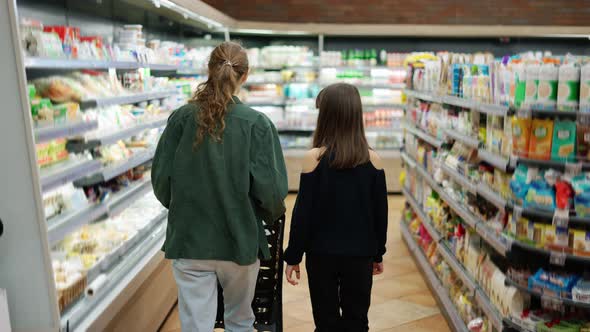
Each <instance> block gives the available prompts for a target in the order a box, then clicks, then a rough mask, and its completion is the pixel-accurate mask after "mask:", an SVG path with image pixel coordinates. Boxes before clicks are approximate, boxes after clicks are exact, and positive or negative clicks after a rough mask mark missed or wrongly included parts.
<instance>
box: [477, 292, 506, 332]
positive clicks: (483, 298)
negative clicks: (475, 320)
mask: <svg viewBox="0 0 590 332" xmlns="http://www.w3.org/2000/svg"><path fill="white" fill-rule="evenodd" d="M475 300H476V301H477V303H478V304H479V307H480V308H481V309H482V310H483V311H484V312H485V313H486V316H487V317H488V318H489V319H490V320H491V322H492V325H493V326H494V327H495V328H496V331H503V328H504V324H503V323H502V316H500V313H499V312H498V310H497V309H496V308H495V307H494V306H493V305H492V303H491V302H490V300H489V298H488V296H487V295H486V294H485V293H484V291H483V290H481V289H478V290H477V291H476V292H475Z"/></svg>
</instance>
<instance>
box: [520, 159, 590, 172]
mask: <svg viewBox="0 0 590 332" xmlns="http://www.w3.org/2000/svg"><path fill="white" fill-rule="evenodd" d="M515 162H516V164H523V165H527V166H533V167H542V168H552V169H555V170H558V171H565V170H566V169H567V168H568V167H569V165H572V166H574V167H578V168H579V169H581V170H582V171H586V172H587V171H590V163H587V162H568V161H565V160H563V161H559V160H538V159H530V158H523V157H515Z"/></svg>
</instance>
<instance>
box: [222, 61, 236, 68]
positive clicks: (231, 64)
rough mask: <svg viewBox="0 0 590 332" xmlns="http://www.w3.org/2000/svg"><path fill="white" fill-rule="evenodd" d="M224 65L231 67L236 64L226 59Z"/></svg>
mask: <svg viewBox="0 0 590 332" xmlns="http://www.w3.org/2000/svg"><path fill="white" fill-rule="evenodd" d="M223 65H224V66H230V67H233V66H234V64H233V63H231V61H229V60H225V62H224V63H223Z"/></svg>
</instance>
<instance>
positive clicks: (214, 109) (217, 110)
mask: <svg viewBox="0 0 590 332" xmlns="http://www.w3.org/2000/svg"><path fill="white" fill-rule="evenodd" d="M208 67H209V77H208V78H207V81H205V82H204V83H201V84H200V85H199V87H198V88H197V91H196V92H195V94H194V96H193V98H192V99H191V102H192V103H195V104H197V105H199V112H196V114H195V121H196V123H197V132H196V134H195V140H194V142H193V150H196V149H197V147H198V146H199V144H200V143H201V142H202V141H203V140H204V139H205V136H206V135H209V137H211V139H213V140H214V141H216V142H221V138H222V136H223V131H224V129H225V114H226V112H227V106H228V105H229V104H230V103H232V102H234V101H233V99H232V97H233V94H234V93H235V92H236V90H237V89H238V86H239V84H240V79H242V78H243V77H244V75H246V74H247V73H248V55H247V54H246V51H245V50H244V48H242V46H240V45H239V44H236V43H232V42H223V43H221V44H220V45H219V46H217V47H216V48H215V49H214V50H213V52H211V56H210V58H209V65H208Z"/></svg>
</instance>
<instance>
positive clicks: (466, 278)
mask: <svg viewBox="0 0 590 332" xmlns="http://www.w3.org/2000/svg"><path fill="white" fill-rule="evenodd" d="M437 250H438V253H439V254H440V255H441V256H442V257H443V259H444V260H445V262H447V264H448V265H449V266H450V267H451V269H452V270H453V271H454V272H455V274H456V275H457V276H458V277H459V279H461V281H463V285H465V287H467V289H469V291H470V292H474V293H475V291H476V290H477V289H478V286H477V283H476V282H475V281H474V280H473V278H472V277H471V276H470V275H469V273H468V272H467V271H465V268H464V267H463V265H462V264H461V263H460V262H459V261H458V260H457V257H455V254H453V253H452V252H451V249H450V248H449V247H447V245H446V244H445V243H439V244H438V245H437Z"/></svg>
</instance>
